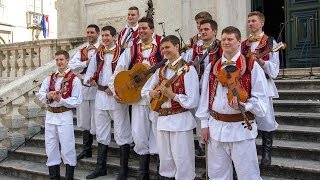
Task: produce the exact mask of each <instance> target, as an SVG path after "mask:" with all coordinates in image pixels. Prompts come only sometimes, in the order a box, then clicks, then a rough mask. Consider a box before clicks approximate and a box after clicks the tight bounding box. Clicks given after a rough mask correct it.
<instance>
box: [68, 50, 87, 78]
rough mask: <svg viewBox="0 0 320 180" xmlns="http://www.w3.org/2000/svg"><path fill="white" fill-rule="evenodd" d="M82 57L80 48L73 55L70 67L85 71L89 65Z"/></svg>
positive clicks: (77, 70)
mask: <svg viewBox="0 0 320 180" xmlns="http://www.w3.org/2000/svg"><path fill="white" fill-rule="evenodd" d="M80 58H81V54H80V50H79V51H78V52H77V53H76V54H75V55H74V56H73V57H72V59H71V60H70V61H69V67H70V69H71V70H72V71H74V72H77V73H80V72H81V71H83V69H84V68H86V67H87V63H86V62H82V61H81V60H80Z"/></svg>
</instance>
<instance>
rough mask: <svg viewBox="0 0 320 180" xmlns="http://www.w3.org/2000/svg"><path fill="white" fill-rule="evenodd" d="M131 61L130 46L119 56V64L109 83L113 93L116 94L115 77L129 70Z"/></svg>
mask: <svg viewBox="0 0 320 180" xmlns="http://www.w3.org/2000/svg"><path fill="white" fill-rule="evenodd" d="M130 62H131V51H130V48H127V49H126V50H124V51H123V53H122V54H121V56H120V57H119V60H118V63H117V66H116V68H115V70H114V73H113V75H112V76H111V78H110V81H109V83H108V86H109V89H110V90H111V91H112V93H113V94H115V89H114V80H115V77H116V76H117V74H118V73H119V72H121V71H126V70H128V69H129V65H130Z"/></svg>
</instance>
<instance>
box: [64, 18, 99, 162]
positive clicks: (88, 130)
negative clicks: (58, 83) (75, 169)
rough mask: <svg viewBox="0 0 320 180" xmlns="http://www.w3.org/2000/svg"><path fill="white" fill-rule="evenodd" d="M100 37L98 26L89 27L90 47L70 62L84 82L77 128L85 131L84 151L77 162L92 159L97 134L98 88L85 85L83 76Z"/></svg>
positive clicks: (91, 25)
mask: <svg viewBox="0 0 320 180" xmlns="http://www.w3.org/2000/svg"><path fill="white" fill-rule="evenodd" d="M99 35H100V29H99V27H98V26H97V25H95V24H90V25H88V27H87V39H88V45H86V46H85V47H83V48H82V49H80V50H79V51H78V52H77V53H76V54H75V55H74V56H73V58H72V59H71V60H70V62H69V66H70V68H71V70H72V71H74V72H76V73H77V74H78V77H79V78H81V82H82V97H83V101H82V103H81V104H80V106H78V107H77V126H78V127H79V128H81V129H82V130H83V133H82V138H83V150H82V152H81V153H80V154H78V156H77V160H80V159H82V158H89V157H92V142H93V135H94V134H95V133H96V130H95V120H94V106H95V103H94V99H95V96H96V92H97V87H90V86H88V85H86V84H84V83H83V76H84V75H85V73H86V71H87V67H88V65H89V62H90V59H91V58H92V56H93V55H94V54H95V52H96V50H97V49H98V48H99V45H100V43H99V42H98V37H99Z"/></svg>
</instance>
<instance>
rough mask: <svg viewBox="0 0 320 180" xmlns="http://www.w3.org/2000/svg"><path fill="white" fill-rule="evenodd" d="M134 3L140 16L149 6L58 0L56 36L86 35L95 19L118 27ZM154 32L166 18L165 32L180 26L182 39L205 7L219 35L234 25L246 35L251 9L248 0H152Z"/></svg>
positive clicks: (142, 0)
mask: <svg viewBox="0 0 320 180" xmlns="http://www.w3.org/2000/svg"><path fill="white" fill-rule="evenodd" d="M130 6H137V7H138V8H139V9H140V16H144V15H145V14H146V13H145V10H146V9H147V8H148V6H147V0H136V1H131V0H57V2H56V8H57V14H58V38H70V37H79V36H84V35H85V28H86V26H87V25H88V24H91V23H95V24H98V25H99V26H100V27H102V26H104V25H109V24H111V25H113V26H115V27H116V28H117V30H120V28H121V27H123V26H124V24H125V20H126V15H127V9H128V8H129V7H130ZM153 6H154V8H155V10H154V12H155V15H154V20H155V28H156V32H157V34H159V35H162V29H161V26H160V25H159V24H158V23H159V22H165V33H166V35H169V34H174V35H178V34H177V33H176V32H175V30H176V29H178V28H180V29H181V34H182V36H183V39H184V40H185V41H187V38H189V37H191V36H192V35H194V34H195V33H196V24H195V21H194V16H195V15H196V14H197V13H198V12H200V11H208V12H210V13H211V14H212V15H213V18H214V19H215V20H216V21H217V23H218V25H219V27H218V38H220V33H221V30H222V29H223V28H224V27H227V26H230V25H233V26H236V27H238V28H239V29H240V31H241V32H242V34H243V37H244V38H245V37H246V35H247V28H246V26H247V24H246V22H247V20H246V18H247V14H248V13H249V12H250V10H251V1H250V0H245V1H238V0H197V1H192V0H174V1H172V0H153Z"/></svg>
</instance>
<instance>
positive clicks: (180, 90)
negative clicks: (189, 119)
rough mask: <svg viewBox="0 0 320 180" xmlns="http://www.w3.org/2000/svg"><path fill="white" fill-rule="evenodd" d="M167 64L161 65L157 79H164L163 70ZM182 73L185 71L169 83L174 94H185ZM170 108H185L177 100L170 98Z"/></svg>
mask: <svg viewBox="0 0 320 180" xmlns="http://www.w3.org/2000/svg"><path fill="white" fill-rule="evenodd" d="M167 67H168V66H167V65H165V66H162V67H161V68H160V69H159V81H160V82H162V81H163V80H164V79H166V78H165V77H164V72H165V70H166V69H167ZM184 75H185V72H184V73H182V74H181V75H180V76H179V77H178V79H177V80H176V81H174V83H172V84H171V88H172V91H173V92H174V93H176V94H186V93H185V86H184ZM171 109H172V110H174V111H176V110H180V109H185V108H183V107H182V106H181V105H180V103H179V102H177V101H175V100H173V99H171Z"/></svg>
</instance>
